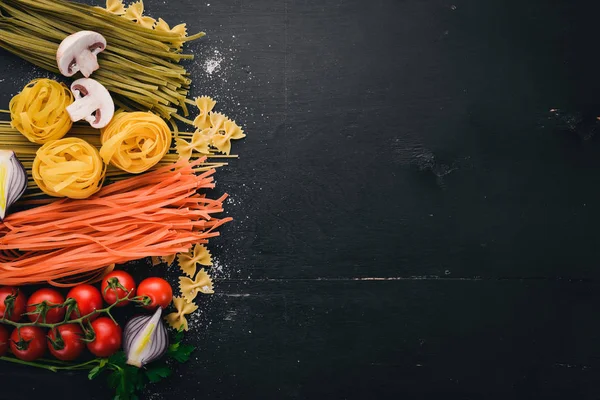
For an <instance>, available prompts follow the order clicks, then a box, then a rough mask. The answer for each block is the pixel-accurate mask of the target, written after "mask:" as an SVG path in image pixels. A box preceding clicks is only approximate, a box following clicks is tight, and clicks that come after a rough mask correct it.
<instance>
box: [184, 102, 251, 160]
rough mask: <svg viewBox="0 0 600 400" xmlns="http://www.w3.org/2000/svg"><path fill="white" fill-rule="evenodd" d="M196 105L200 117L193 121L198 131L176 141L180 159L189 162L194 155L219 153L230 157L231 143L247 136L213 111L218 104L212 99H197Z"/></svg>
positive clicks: (222, 115) (233, 123) (224, 116)
mask: <svg viewBox="0 0 600 400" xmlns="http://www.w3.org/2000/svg"><path fill="white" fill-rule="evenodd" d="M194 103H195V104H196V106H197V107H198V110H199V113H198V116H197V117H196V118H195V119H194V121H193V125H194V126H195V127H196V131H195V132H194V133H193V134H191V133H180V135H179V137H178V138H177V139H176V142H175V143H176V146H175V147H176V150H177V154H179V158H181V159H184V160H189V159H190V158H191V157H192V156H193V155H194V153H199V154H212V153H216V152H218V153H223V154H226V155H229V154H230V153H231V141H232V140H238V139H242V138H244V137H245V136H246V135H245V134H244V131H243V130H242V128H241V127H240V126H239V125H237V124H236V123H235V121H232V120H231V119H229V118H227V116H226V115H224V114H222V113H219V112H214V111H212V110H213V108H214V107H215V105H216V104H217V102H216V101H215V100H213V99H212V98H210V97H208V96H202V97H197V98H196V99H195V101H194ZM190 136H191V137H190ZM186 139H187V140H186Z"/></svg>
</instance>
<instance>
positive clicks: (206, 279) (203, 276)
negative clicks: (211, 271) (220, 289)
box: [179, 268, 214, 303]
mask: <svg viewBox="0 0 600 400" xmlns="http://www.w3.org/2000/svg"><path fill="white" fill-rule="evenodd" d="M213 289H214V288H213V282H212V279H211V278H210V276H209V275H208V273H207V272H206V271H205V270H204V268H202V269H201V270H200V271H198V274H197V275H196V277H195V278H194V279H193V280H192V279H191V278H188V277H187V276H180V277H179V290H181V295H182V296H183V298H184V299H185V301H187V302H188V303H191V302H192V301H194V299H195V298H196V295H198V293H204V294H213V293H214V290H213Z"/></svg>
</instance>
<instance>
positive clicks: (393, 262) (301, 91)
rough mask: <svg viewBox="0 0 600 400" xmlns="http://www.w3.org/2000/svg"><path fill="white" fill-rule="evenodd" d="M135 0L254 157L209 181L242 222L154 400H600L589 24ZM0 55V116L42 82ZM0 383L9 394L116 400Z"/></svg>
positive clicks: (345, 5) (546, 17)
mask: <svg viewBox="0 0 600 400" xmlns="http://www.w3.org/2000/svg"><path fill="white" fill-rule="evenodd" d="M145 3H146V9H147V10H148V12H149V13H150V15H154V16H161V17H163V18H164V19H165V20H167V21H168V22H170V23H173V22H180V21H185V22H187V23H188V27H189V28H190V30H191V31H197V30H206V31H207V32H208V36H207V37H206V39H203V40H202V41H200V42H197V43H194V44H192V45H191V46H190V49H191V50H192V51H193V52H194V53H195V54H196V55H197V60H196V61H194V62H192V63H188V66H189V68H190V70H191V71H192V74H193V78H194V82H195V83H194V87H193V91H192V94H193V95H203V94H207V95H212V96H215V97H216V98H217V100H218V101H219V103H218V109H219V110H220V111H222V112H224V113H226V114H228V115H230V116H232V117H233V118H235V119H236V120H237V121H238V122H241V123H243V124H245V129H246V132H247V133H248V137H247V138H246V139H245V140H244V141H243V142H240V143H236V145H237V146H236V147H235V151H236V152H238V153H239V154H240V159H239V160H236V161H234V162H232V165H231V166H230V167H228V168H226V169H223V170H220V171H219V172H218V174H217V184H218V189H217V192H218V193H221V192H224V191H227V192H229V193H230V194H231V195H232V198H233V200H234V202H233V203H232V204H229V205H228V208H227V213H228V214H229V215H231V216H233V217H234V218H235V220H236V222H235V223H232V224H230V225H229V226H227V227H225V228H224V229H223V231H222V237H221V238H219V239H217V240H215V241H214V242H213V243H212V244H211V251H212V252H213V254H214V255H215V257H216V258H217V259H218V260H219V263H220V265H221V266H222V267H223V270H224V271H223V272H222V273H219V274H218V275H217V276H220V277H221V279H219V281H218V282H217V290H218V293H217V294H215V295H214V296H212V297H210V298H207V297H203V298H202V299H201V302H202V303H201V312H202V314H201V318H200V327H197V328H196V330H195V335H196V337H194V338H193V339H192V341H193V342H194V343H195V344H196V345H198V346H199V351H198V353H197V354H196V358H195V359H194V360H192V362H190V363H189V364H188V365H186V366H185V367H182V368H180V369H179V370H178V371H177V372H176V374H175V376H174V378H173V379H171V380H169V381H168V382H166V383H164V384H160V385H156V386H155V387H152V389H151V391H150V392H148V393H145V395H144V398H150V399H157V398H160V399H181V398H187V399H194V398H215V399H240V398H244V399H245V398H247V399H254V398H257V399H258V398H262V399H284V398H285V399H287V398H292V399H321V398H323V399H338V398H339V399H358V398H377V399H381V398H405V399H438V398H440V397H442V396H444V397H445V398H449V399H481V398H485V399H492V398H497V399H507V398H511V399H537V398H544V399H575V398H577V399H596V398H599V397H600V388H599V387H598V384H597V382H598V379H599V378H600V374H599V371H600V364H599V361H598V360H599V357H600V345H599V343H600V342H599V340H598V339H599V333H598V330H599V328H600V326H599V323H598V320H597V318H596V314H597V313H596V310H597V309H598V306H599V305H600V298H599V294H598V293H599V290H598V289H599V287H598V278H599V277H600V272H599V271H600V270H599V269H598V267H597V264H598V263H597V260H598V246H597V237H596V232H595V231H596V229H595V226H596V221H599V220H600V212H599V208H598V207H596V206H595V201H597V199H598V189H597V187H598V185H597V182H598V170H599V169H598V167H600V146H599V142H598V140H597V135H596V132H597V130H598V122H597V120H596V117H597V116H598V115H600V114H599V109H600V104H599V103H600V102H599V101H598V97H597V93H598V89H600V80H598V79H597V71H598V70H599V67H600V60H599V58H598V56H597V55H596V54H595V52H594V48H595V38H596V36H597V34H596V32H595V28H594V27H595V26H596V25H597V24H596V22H595V20H593V18H595V15H598V11H600V10H599V9H598V8H600V6H598V5H593V6H592V5H590V4H586V5H585V7H583V6H582V5H581V4H577V3H578V2H572V1H567V0H564V1H562V0H560V1H555V2H547V1H544V0H532V1H526V2H523V1H517V0H508V1H500V0H488V1H480V0H453V1H446V0H427V1H417V0H403V1H400V0H381V1H370V2H365V1H359V0H281V1H274V0H254V1H252V2H250V1H243V0H203V1H201V2H199V1H195V0H181V1H177V2H163V1H158V0H148V1H146V2H145ZM209 4H210V5H209ZM215 51H216V52H217V53H215ZM215 54H217V55H220V57H222V59H223V60H222V61H221V67H220V68H221V69H220V70H218V71H216V72H215V73H213V74H210V73H207V71H206V68H205V67H204V64H203V63H204V62H205V60H207V59H213V58H214V57H215ZM0 59H1V62H2V65H3V66H5V68H6V70H7V71H9V72H7V75H6V76H4V77H3V80H2V81H1V82H0V85H1V87H2V88H3V89H4V90H3V91H2V92H0V101H1V103H2V104H7V103H8V101H9V99H10V97H11V96H12V95H13V94H15V93H16V92H17V91H18V89H19V88H20V87H22V86H23V85H24V84H25V83H26V82H27V81H28V80H29V79H31V78H33V77H35V76H37V75H36V74H37V72H35V70H34V68H32V67H30V66H28V65H26V64H25V63H24V62H22V61H20V60H18V59H16V58H15V57H13V56H11V55H8V54H6V53H4V52H2V53H0ZM550 110H555V111H550ZM136 272H137V273H139V274H144V273H145V272H141V270H136ZM169 276H170V277H173V276H175V271H170V272H169ZM0 379H1V380H2V381H9V380H10V381H11V382H14V383H15V386H14V387H13V386H10V387H4V388H3V389H2V390H0V398H15V397H16V398H27V399H29V398H31V399H34V398H37V397H38V396H40V394H42V393H64V394H65V395H64V398H81V397H87V398H91V399H104V398H107V396H108V395H109V392H108V391H107V389H106V388H105V384H104V382H102V381H95V382H88V381H87V379H86V377H85V376H82V375H67V376H65V375H54V374H49V373H41V372H38V371H32V370H30V369H27V368H14V367H12V366H10V367H8V366H5V365H0ZM32 379H34V383H33V384H32V383H31V380H32ZM69 380H70V381H69ZM68 382H71V383H70V384H69V383H68Z"/></svg>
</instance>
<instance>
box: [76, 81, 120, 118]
mask: <svg viewBox="0 0 600 400" xmlns="http://www.w3.org/2000/svg"><path fill="white" fill-rule="evenodd" d="M71 91H72V92H73V96H75V102H74V103H73V104H71V105H70V106H68V107H67V112H68V113H69V116H70V117H71V120H72V121H73V122H76V121H81V120H82V119H85V120H86V121H87V122H89V123H90V125H91V126H92V127H93V128H96V129H100V128H104V127H105V126H106V125H108V123H109V122H110V120H111V119H112V117H113V115H114V113H115V104H114V103H113V100H112V97H110V93H108V90H106V88H105V87H104V86H102V84H100V83H99V82H97V81H95V80H93V79H90V78H81V79H77V80H76V81H75V82H73V83H72V84H71Z"/></svg>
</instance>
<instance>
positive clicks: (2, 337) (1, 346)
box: [0, 325, 10, 357]
mask: <svg viewBox="0 0 600 400" xmlns="http://www.w3.org/2000/svg"><path fill="white" fill-rule="evenodd" d="M9 341H10V334H9V333H8V329H6V327H5V326H4V325H0V357H1V356H3V355H5V354H6V352H7V351H8V344H9Z"/></svg>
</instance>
